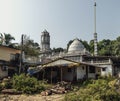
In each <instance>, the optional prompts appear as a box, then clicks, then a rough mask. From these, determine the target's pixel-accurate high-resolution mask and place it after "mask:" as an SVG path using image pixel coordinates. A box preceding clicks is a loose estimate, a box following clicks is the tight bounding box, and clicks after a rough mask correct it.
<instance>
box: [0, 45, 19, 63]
mask: <svg viewBox="0 0 120 101" xmlns="http://www.w3.org/2000/svg"><path fill="white" fill-rule="evenodd" d="M16 53H20V50H16V49H12V48H8V47H4V46H3V47H2V46H0V60H5V61H10V54H16Z"/></svg>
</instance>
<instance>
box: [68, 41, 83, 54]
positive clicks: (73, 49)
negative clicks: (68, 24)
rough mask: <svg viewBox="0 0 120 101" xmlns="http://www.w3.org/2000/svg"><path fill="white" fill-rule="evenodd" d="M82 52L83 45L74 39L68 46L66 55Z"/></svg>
mask: <svg viewBox="0 0 120 101" xmlns="http://www.w3.org/2000/svg"><path fill="white" fill-rule="evenodd" d="M84 50H85V48H84V45H83V44H82V43H81V42H80V41H79V40H78V39H75V40H74V41H73V42H72V43H71V45H70V46H69V48H68V53H82V52H84Z"/></svg>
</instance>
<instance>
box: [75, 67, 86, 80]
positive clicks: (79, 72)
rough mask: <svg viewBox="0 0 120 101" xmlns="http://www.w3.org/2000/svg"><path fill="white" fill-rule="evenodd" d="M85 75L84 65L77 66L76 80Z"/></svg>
mask: <svg viewBox="0 0 120 101" xmlns="http://www.w3.org/2000/svg"><path fill="white" fill-rule="evenodd" d="M85 75H86V68H85V66H80V67H77V80H79V79H83V78H84V76H85Z"/></svg>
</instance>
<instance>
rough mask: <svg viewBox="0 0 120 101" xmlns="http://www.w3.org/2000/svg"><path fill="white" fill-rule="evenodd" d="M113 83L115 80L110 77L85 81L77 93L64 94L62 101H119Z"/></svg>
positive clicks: (118, 94) (119, 95)
mask: <svg viewBox="0 0 120 101" xmlns="http://www.w3.org/2000/svg"><path fill="white" fill-rule="evenodd" d="M115 83H116V79H114V78H110V77H109V78H100V79H98V80H92V79H91V80H87V81H85V82H83V84H82V85H81V87H80V89H79V90H78V91H77V92H72V93H68V94H66V95H65V98H64V101H119V99H120V93H119V92H117V89H116V84H115Z"/></svg>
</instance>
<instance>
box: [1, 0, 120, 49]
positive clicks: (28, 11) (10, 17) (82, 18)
mask: <svg viewBox="0 0 120 101" xmlns="http://www.w3.org/2000/svg"><path fill="white" fill-rule="evenodd" d="M96 2H97V10H96V11H97V14H96V15H97V19H96V21H97V33H98V41H100V40H103V39H111V40H114V39H116V38H117V37H118V36H120V11H119V10H120V0H96ZM93 5H94V0H0V33H9V34H11V35H12V36H14V37H15V39H16V40H15V41H14V42H18V43H19V42H20V39H21V35H22V34H26V35H28V36H30V38H31V39H33V40H34V41H35V42H38V43H39V44H40V36H41V32H43V31H44V30H45V29H46V30H47V31H48V32H49V33H50V43H51V48H53V47H55V48H57V47H63V48H66V47H67V43H68V42H69V41H70V40H73V39H75V38H79V39H82V40H86V41H88V42H89V41H90V40H92V39H93V33H94V6H93Z"/></svg>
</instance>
